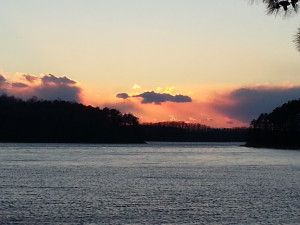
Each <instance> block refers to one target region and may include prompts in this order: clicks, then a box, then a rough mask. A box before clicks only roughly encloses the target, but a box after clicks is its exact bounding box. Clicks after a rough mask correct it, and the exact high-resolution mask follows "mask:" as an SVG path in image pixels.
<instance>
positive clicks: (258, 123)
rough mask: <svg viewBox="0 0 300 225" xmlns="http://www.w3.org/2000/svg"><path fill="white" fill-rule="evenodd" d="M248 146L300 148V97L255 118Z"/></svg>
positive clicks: (251, 126) (251, 125)
mask: <svg viewBox="0 0 300 225" xmlns="http://www.w3.org/2000/svg"><path fill="white" fill-rule="evenodd" d="M246 146H251V147H268V148H285V149H300V99H299V100H293V101H289V102H287V103H285V104H283V105H282V106H280V107H277V108H276V109H274V110H273V111H272V112H271V113H269V114H267V113H265V114H261V115H260V116H259V117H258V118H257V119H255V120H253V121H252V122H251V124H250V130H249V136H248V142H247V144H246Z"/></svg>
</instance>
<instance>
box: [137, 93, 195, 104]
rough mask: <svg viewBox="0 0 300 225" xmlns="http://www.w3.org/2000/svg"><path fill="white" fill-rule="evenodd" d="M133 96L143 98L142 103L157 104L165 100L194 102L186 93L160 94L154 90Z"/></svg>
mask: <svg viewBox="0 0 300 225" xmlns="http://www.w3.org/2000/svg"><path fill="white" fill-rule="evenodd" d="M133 97H139V98H142V103H143V104H147V103H155V104H161V103H163V102H176V103H183V102H192V99H191V98H190V97H189V96H185V95H175V96H173V95H170V94H165V93H163V94H160V93H156V92H154V91H151V92H150V91H148V92H144V93H142V94H139V95H134V96H133Z"/></svg>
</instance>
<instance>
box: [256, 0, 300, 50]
mask: <svg viewBox="0 0 300 225" xmlns="http://www.w3.org/2000/svg"><path fill="white" fill-rule="evenodd" d="M254 1H256V2H257V1H258V2H263V3H264V4H265V5H266V10H267V14H269V15H282V16H284V17H287V16H291V15H293V14H296V13H298V11H299V3H300V1H299V0H251V2H254ZM294 43H295V45H296V48H297V49H298V51H300V30H299V28H298V31H297V33H296V35H295V39H294Z"/></svg>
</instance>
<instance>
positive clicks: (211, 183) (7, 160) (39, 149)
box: [0, 143, 300, 225]
mask: <svg viewBox="0 0 300 225" xmlns="http://www.w3.org/2000/svg"><path fill="white" fill-rule="evenodd" d="M0 224H55V225H58V224H83V225H84V224H87V225H92V224H93V225H94V224H272V225H274V224H300V151H289V150H272V149H253V148H246V147H240V146H239V145H238V144H237V143H227V144H226V143H225V144H224V143H148V144H144V145H87V144H80V145H78V144H0Z"/></svg>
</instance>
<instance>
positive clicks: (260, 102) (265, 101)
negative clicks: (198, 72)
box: [212, 86, 300, 123]
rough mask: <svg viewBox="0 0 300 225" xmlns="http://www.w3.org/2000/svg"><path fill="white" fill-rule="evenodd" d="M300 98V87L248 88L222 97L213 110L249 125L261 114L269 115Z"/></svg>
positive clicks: (214, 104) (216, 101)
mask: <svg viewBox="0 0 300 225" xmlns="http://www.w3.org/2000/svg"><path fill="white" fill-rule="evenodd" d="M299 98H300V86H293V87H276V86H273V87H269V86H260V87H246V88H239V89H235V90H233V91H231V92H230V93H229V94H226V95H223V96H220V98H219V99H217V100H215V101H214V103H212V105H213V108H214V109H215V110H216V111H217V112H219V113H222V114H224V115H226V116H228V117H230V118H235V119H238V120H240V121H242V122H246V123H249V122H250V121H251V120H253V119H256V118H257V117H258V116H259V115H260V114H261V113H269V112H271V111H272V110H273V109H275V108H276V107H278V106H281V105H282V104H284V103H286V102H288V101H290V100H295V99H299Z"/></svg>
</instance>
